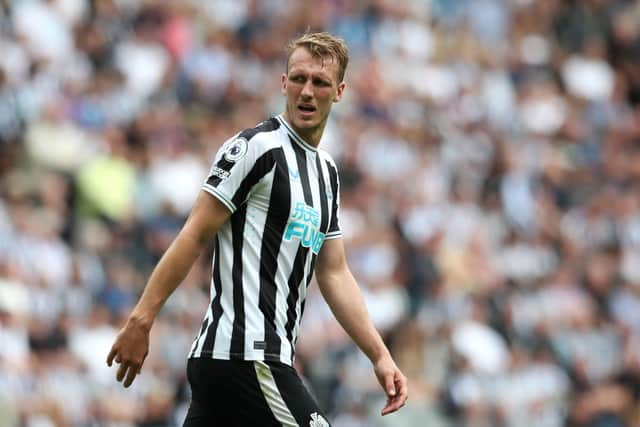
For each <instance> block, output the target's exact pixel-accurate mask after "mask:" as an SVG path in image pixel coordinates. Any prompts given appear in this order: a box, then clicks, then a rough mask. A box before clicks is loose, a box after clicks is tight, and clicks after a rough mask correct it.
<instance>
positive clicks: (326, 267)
mask: <svg viewBox="0 0 640 427" xmlns="http://www.w3.org/2000/svg"><path fill="white" fill-rule="evenodd" d="M316 280H317V281H318V285H319V287H320V291H321V292H322V296H323V297H324V299H325V301H327V304H329V307H330V308H331V311H332V312H333V314H334V316H335V317H336V319H337V320H338V322H339V323H340V325H341V326H342V327H343V328H344V330H345V331H346V332H347V333H348V334H349V336H350V337H351V338H352V339H353V341H354V342H355V343H356V344H357V345H358V347H359V348H360V349H361V350H362V351H363V352H364V353H365V354H366V355H367V357H368V358H369V360H371V363H372V364H373V368H374V372H375V374H376V376H377V378H378V382H380V385H381V386H382V388H383V389H384V391H385V393H386V394H387V404H386V406H385V407H384V409H383V410H382V415H386V414H389V413H391V412H395V411H397V410H398V409H400V408H401V407H402V406H403V405H404V403H405V401H406V400H407V396H408V395H407V393H408V390H407V379H406V377H405V376H404V375H403V374H402V372H400V370H399V369H398V367H397V366H396V364H395V362H394V361H393V359H392V358H391V354H390V353H389V350H388V349H387V347H386V345H385V344H384V342H383V341H382V338H381V337H380V334H379V333H378V331H377V330H376V329H375V327H374V325H373V322H372V321H371V318H370V317H369V313H368V312H367V308H366V306H365V304H364V299H363V298H362V294H361V292H360V288H359V287H358V284H357V283H356V280H355V279H354V277H353V275H352V274H351V271H350V270H349V267H348V265H347V260H346V257H345V252H344V245H343V243H342V239H331V240H327V241H325V242H324V244H323V246H322V250H321V251H320V254H319V255H318V262H317V266H316Z"/></svg>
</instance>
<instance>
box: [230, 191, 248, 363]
mask: <svg viewBox="0 0 640 427" xmlns="http://www.w3.org/2000/svg"><path fill="white" fill-rule="evenodd" d="M246 219H247V205H246V204H245V205H242V206H241V207H240V208H239V209H238V210H237V211H236V212H234V214H233V215H231V235H232V236H233V242H232V245H233V267H232V269H231V277H232V281H233V331H232V332H231V349H230V353H231V358H232V359H244V331H245V322H244V290H243V286H242V246H243V243H244V225H245V222H246Z"/></svg>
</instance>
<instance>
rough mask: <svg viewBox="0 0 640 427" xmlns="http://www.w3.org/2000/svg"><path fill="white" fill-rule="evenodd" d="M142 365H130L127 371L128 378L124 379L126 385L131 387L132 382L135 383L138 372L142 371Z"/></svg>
mask: <svg viewBox="0 0 640 427" xmlns="http://www.w3.org/2000/svg"><path fill="white" fill-rule="evenodd" d="M140 368H141V367H140V366H130V367H129V371H128V373H127V378H126V379H125V380H124V383H123V385H124V386H125V388H126V387H129V386H130V385H131V383H133V380H135V379H136V375H138V372H140Z"/></svg>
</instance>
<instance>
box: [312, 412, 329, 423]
mask: <svg viewBox="0 0 640 427" xmlns="http://www.w3.org/2000/svg"><path fill="white" fill-rule="evenodd" d="M309 427H329V423H328V422H327V420H325V419H324V417H323V416H322V415H320V414H318V413H317V412H314V413H313V414H311V421H309Z"/></svg>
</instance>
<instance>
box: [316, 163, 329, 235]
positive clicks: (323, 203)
mask: <svg viewBox="0 0 640 427" xmlns="http://www.w3.org/2000/svg"><path fill="white" fill-rule="evenodd" d="M316 168H317V169H318V181H319V182H318V184H319V186H320V209H322V221H321V222H320V231H322V232H323V233H325V234H326V233H327V228H328V224H329V200H328V199H327V189H326V188H325V186H324V174H323V173H322V164H321V163H320V155H317V156H316Z"/></svg>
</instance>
